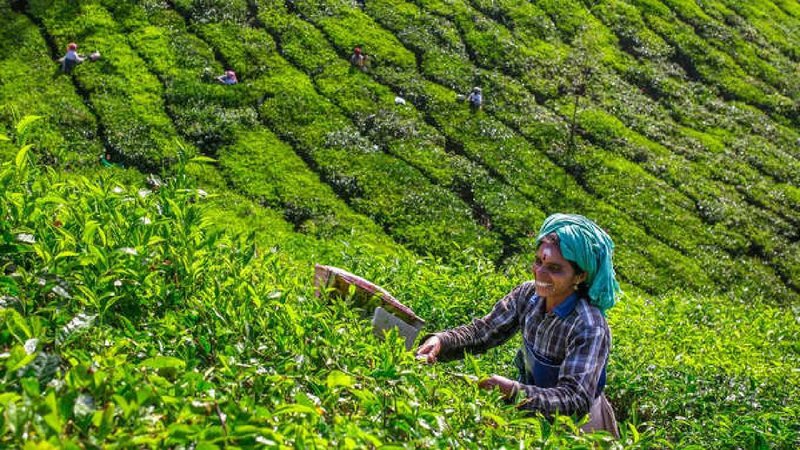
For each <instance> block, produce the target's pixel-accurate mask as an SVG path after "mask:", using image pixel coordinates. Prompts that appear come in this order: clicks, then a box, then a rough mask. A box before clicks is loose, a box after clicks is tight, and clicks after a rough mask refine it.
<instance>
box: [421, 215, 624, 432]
mask: <svg viewBox="0 0 800 450" xmlns="http://www.w3.org/2000/svg"><path fill="white" fill-rule="evenodd" d="M613 249H614V243H613V242H612V241H611V238H610V237H609V236H608V234H606V232H605V231H603V230H602V229H601V228H600V227H598V226H597V225H596V224H595V223H594V222H592V221H591V220H589V219H587V218H585V217H583V216H579V215H575V214H553V215H552V216H550V217H548V218H547V219H546V220H545V222H544V224H543V225H542V227H541V229H540V230H539V234H538V236H537V237H536V254H535V259H534V263H533V275H534V281H527V282H524V283H522V284H520V285H519V286H517V287H516V288H514V289H513V290H512V291H511V292H510V293H508V294H507V295H506V296H505V297H504V298H502V299H501V300H499V301H498V302H497V303H496V304H495V305H494V308H493V309H492V311H491V312H489V314H487V315H486V316H484V317H481V318H477V319H475V320H473V321H472V322H471V323H470V324H467V325H462V326H459V327H455V328H452V329H449V330H445V331H442V332H439V333H435V334H431V335H428V336H426V337H424V338H423V339H422V342H423V344H422V345H421V346H420V347H419V350H418V351H417V357H418V358H420V359H424V360H425V361H427V362H429V363H433V362H435V361H437V360H439V361H447V360H451V359H457V358H461V357H463V355H464V354H465V353H482V352H484V351H486V350H488V349H490V348H492V347H495V346H497V345H500V344H502V343H504V342H506V341H508V340H509V339H511V338H512V337H513V336H514V335H516V334H517V333H518V332H519V333H521V334H522V347H521V348H520V350H519V351H518V353H517V358H516V359H515V363H516V366H517V369H518V370H519V376H518V377H517V378H516V379H510V378H506V377H504V376H501V375H492V376H491V377H489V378H487V379H485V380H482V381H481V382H480V383H479V386H480V387H481V388H484V389H499V390H500V392H501V393H502V394H503V395H504V396H505V397H507V398H509V399H516V400H517V401H518V402H519V403H518V405H519V407H520V408H523V409H527V410H531V411H535V412H540V413H542V414H544V415H545V416H547V417H552V416H553V415H555V414H556V413H558V414H564V415H573V416H576V417H581V416H583V415H586V414H588V415H589V422H588V423H586V424H585V425H584V426H583V429H584V430H585V431H596V430H605V431H607V432H608V433H610V434H611V435H613V436H615V437H619V431H618V429H617V423H616V419H615V417H614V410H613V409H612V407H611V405H610V403H609V402H608V400H607V399H606V397H605V395H604V394H603V391H604V388H605V384H606V364H607V363H608V355H609V351H610V348H611V332H610V330H609V327H608V323H607V322H606V317H605V314H606V311H607V310H608V309H609V308H611V307H612V306H614V304H615V302H616V299H617V296H618V294H619V284H618V283H617V281H616V279H615V273H614V267H613V263H612V254H613Z"/></svg>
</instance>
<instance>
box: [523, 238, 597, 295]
mask: <svg viewBox="0 0 800 450" xmlns="http://www.w3.org/2000/svg"><path fill="white" fill-rule="evenodd" d="M533 276H534V278H536V294H537V295H538V296H540V297H545V298H547V299H548V300H549V302H548V303H550V304H557V303H559V302H561V301H562V300H564V299H565V298H567V297H569V296H570V294H572V293H573V292H575V285H576V284H578V283H580V282H581V281H583V279H584V278H586V274H585V273H582V274H580V275H578V274H576V273H575V269H573V268H572V265H571V264H570V263H569V261H567V260H566V259H564V256H563V255H562V254H561V249H560V248H559V247H558V245H557V244H552V243H548V242H542V244H541V245H540V246H539V249H538V250H536V259H535V260H534V262H533Z"/></svg>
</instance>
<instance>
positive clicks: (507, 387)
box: [478, 375, 517, 398]
mask: <svg viewBox="0 0 800 450" xmlns="http://www.w3.org/2000/svg"><path fill="white" fill-rule="evenodd" d="M478 387H480V388H481V389H487V390H492V389H494V388H497V389H500V392H502V394H503V397H505V398H511V396H512V395H514V394H515V393H516V390H517V389H516V382H515V381H514V380H510V379H508V378H506V377H501V376H500V375H492V376H490V377H489V378H486V379H484V380H481V381H480V382H479V383H478Z"/></svg>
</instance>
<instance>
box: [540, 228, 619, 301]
mask: <svg viewBox="0 0 800 450" xmlns="http://www.w3.org/2000/svg"><path fill="white" fill-rule="evenodd" d="M550 233H555V234H556V235H558V239H559V241H560V245H559V246H560V248H561V254H562V255H563V256H564V259H566V260H568V261H572V262H574V263H575V264H577V265H578V267H580V268H581V270H583V271H584V272H586V284H587V285H588V286H589V298H590V300H591V304H592V305H595V306H597V307H598V308H600V311H602V312H603V314H605V312H606V310H608V309H609V308H611V307H612V306H614V303H615V302H616V297H617V294H618V293H619V292H620V289H619V283H617V280H616V278H615V273H614V265H613V263H612V262H611V258H612V256H613V253H614V242H612V241H611V238H610V237H609V236H608V234H607V233H606V232H605V231H603V230H602V229H601V228H600V227H598V226H597V224H595V223H594V222H592V221H591V220H589V219H587V218H586V217H583V216H579V215H577V214H553V215H552V216H550V217H548V218H547V219H545V221H544V223H543V224H542V228H540V229H539V234H538V235H537V236H536V248H539V245H540V244H541V242H542V238H544V237H545V236H547V235H548V234H550Z"/></svg>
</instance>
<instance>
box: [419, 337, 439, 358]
mask: <svg viewBox="0 0 800 450" xmlns="http://www.w3.org/2000/svg"><path fill="white" fill-rule="evenodd" d="M440 351H442V341H440V340H439V338H438V337H436V336H431V337H429V338H428V339H427V340H426V341H425V342H424V343H423V344H422V345H420V346H419V349H417V359H424V360H425V362H427V363H428V364H433V363H435V362H436V357H437V356H438V355H439V352H440Z"/></svg>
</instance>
